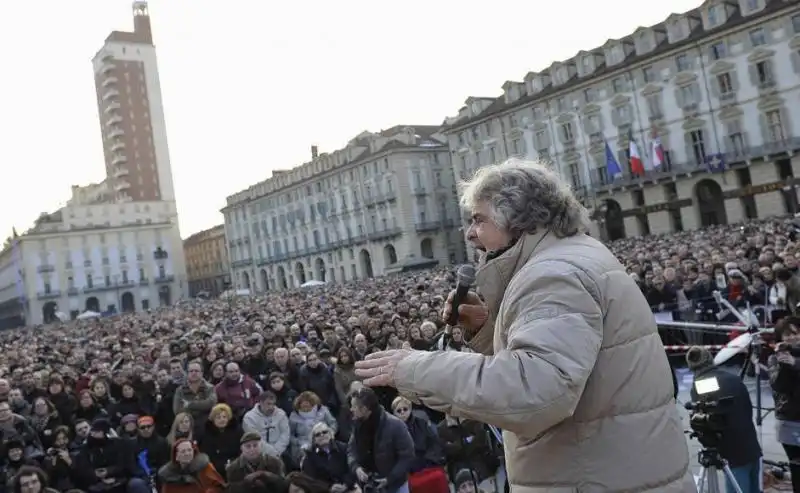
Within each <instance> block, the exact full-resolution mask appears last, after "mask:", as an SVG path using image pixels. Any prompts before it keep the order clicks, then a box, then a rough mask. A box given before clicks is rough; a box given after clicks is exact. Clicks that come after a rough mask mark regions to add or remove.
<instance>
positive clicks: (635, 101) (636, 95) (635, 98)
mask: <svg viewBox="0 0 800 493" xmlns="http://www.w3.org/2000/svg"><path fill="white" fill-rule="evenodd" d="M625 77H626V78H627V79H628V81H629V82H630V85H631V92H632V93H633V107H634V109H635V110H636V123H638V124H639V133H640V134H641V136H642V142H644V141H645V136H644V125H642V112H641V110H640V108H639V93H638V91H637V90H636V79H634V77H633V76H632V75H631V72H630V70H629V71H627V72H625ZM631 123H633V122H631ZM632 134H633V132H631V135H632ZM628 147H630V144H628ZM637 147H638V146H637ZM647 147H648V149H646V150H645V154H646V155H647V159H648V161H650V163H651V164H652V163H653V159H652V158H653V156H652V155H651V152H652V149H649V147H650V146H647ZM642 165H643V166H644V169H645V172H646V171H647V165H645V164H644V163H642Z"/></svg>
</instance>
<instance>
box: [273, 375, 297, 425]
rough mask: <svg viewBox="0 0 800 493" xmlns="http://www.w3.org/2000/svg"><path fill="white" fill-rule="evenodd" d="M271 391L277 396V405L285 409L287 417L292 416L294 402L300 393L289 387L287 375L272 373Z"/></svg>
mask: <svg viewBox="0 0 800 493" xmlns="http://www.w3.org/2000/svg"><path fill="white" fill-rule="evenodd" d="M269 389H270V390H271V391H272V392H273V393H274V394H275V398H276V404H277V406H278V407H279V408H281V409H283V412H285V413H286V416H289V415H290V414H292V411H294V400H295V399H296V398H297V394H298V392H297V391H296V390H294V389H293V388H291V387H290V386H289V382H288V381H287V380H286V375H284V374H283V373H281V372H277V371H274V372H272V373H270V375H269Z"/></svg>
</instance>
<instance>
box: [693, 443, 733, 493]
mask: <svg viewBox="0 0 800 493" xmlns="http://www.w3.org/2000/svg"><path fill="white" fill-rule="evenodd" d="M697 461H698V462H699V463H700V465H701V466H703V471H702V472H701V473H700V483H699V484H698V485H697V491H698V492H699V493H703V492H704V491H705V486H706V482H708V493H722V492H723V491H724V490H725V488H722V489H720V484H719V471H722V473H723V474H724V475H725V478H726V479H727V480H728V481H730V483H731V484H732V485H733V489H734V491H736V493H742V488H741V487H739V483H737V482H736V478H735V477H734V475H733V472H732V471H731V468H730V466H729V465H728V462H727V461H726V460H725V459H723V458H722V456H721V455H720V454H719V451H718V450H717V449H715V448H704V449H702V450H701V451H700V452H698V454H697Z"/></svg>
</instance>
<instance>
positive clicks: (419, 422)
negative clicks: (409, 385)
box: [392, 396, 444, 473]
mask: <svg viewBox="0 0 800 493" xmlns="http://www.w3.org/2000/svg"><path fill="white" fill-rule="evenodd" d="M411 411H412V406H411V401H410V400H408V399H406V398H405V397H402V396H399V397H396V398H395V399H394V402H392V414H394V415H395V416H396V417H397V418H398V419H400V421H402V422H403V423H405V425H406V428H408V432H409V433H410V434H411V439H412V440H413V441H414V461H413V462H412V463H411V466H410V467H409V472H411V473H415V472H418V471H422V470H423V469H427V468H429V467H436V466H441V465H444V452H443V451H442V445H441V443H440V441H439V436H438V435H437V433H436V428H435V427H434V425H432V424H431V422H430V421H429V420H428V416H427V415H425V414H424V413H423V414H422V415H415V414H413V413H412V412H411Z"/></svg>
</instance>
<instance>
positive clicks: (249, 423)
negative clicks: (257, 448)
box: [242, 409, 267, 439]
mask: <svg viewBox="0 0 800 493" xmlns="http://www.w3.org/2000/svg"><path fill="white" fill-rule="evenodd" d="M257 419H258V417H257V416H256V413H254V412H253V410H252V409H251V410H249V411H247V412H246V413H244V418H242V430H243V431H244V432H245V433H258V434H259V435H261V438H262V439H266V438H267V437H266V436H264V434H263V433H261V432H260V431H259V427H258V426H257V425H256V420H257Z"/></svg>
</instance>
